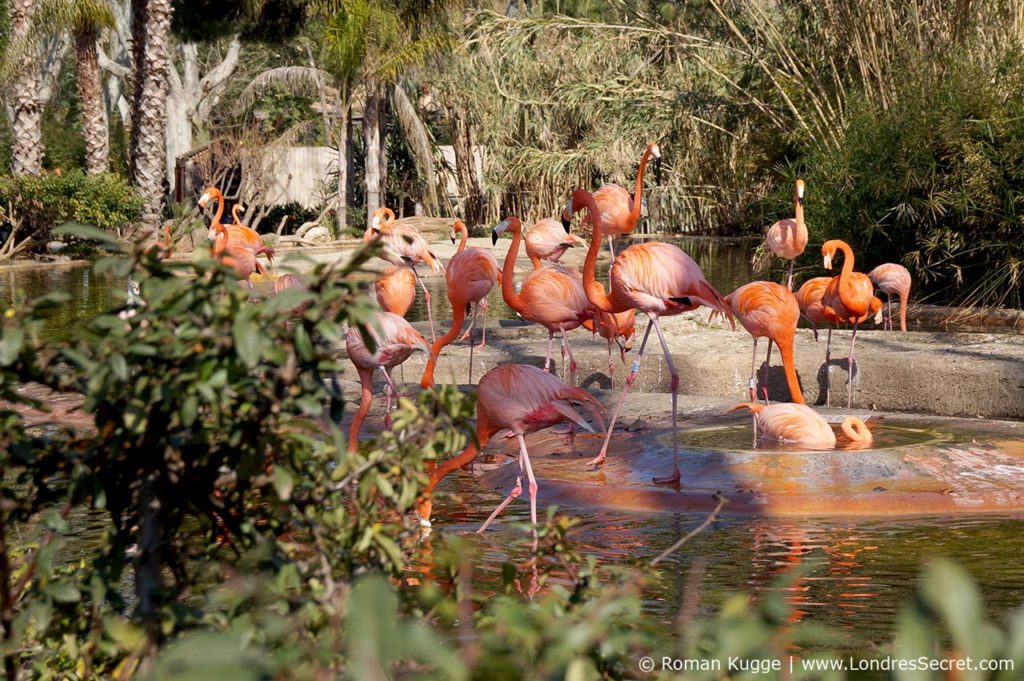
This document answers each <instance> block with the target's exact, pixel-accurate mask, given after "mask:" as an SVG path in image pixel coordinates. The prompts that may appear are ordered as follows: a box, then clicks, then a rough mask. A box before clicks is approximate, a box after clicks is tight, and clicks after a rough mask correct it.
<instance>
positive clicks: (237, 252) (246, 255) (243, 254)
mask: <svg viewBox="0 0 1024 681" xmlns="http://www.w3.org/2000/svg"><path fill="white" fill-rule="evenodd" d="M215 228H216V232H217V237H216V239H214V242H213V255H214V256H215V257H218V258H220V259H221V261H222V262H223V263H224V264H225V265H227V266H228V267H232V268H234V270H235V273H236V274H237V275H238V279H239V280H241V281H244V282H245V283H246V284H247V285H248V286H249V288H250V289H251V288H252V282H251V281H249V278H250V277H252V275H253V274H254V273H256V272H258V273H259V274H260V275H261V276H267V270H266V269H264V267H263V265H261V264H260V262H259V260H257V259H256V256H257V255H258V254H259V253H261V252H263V251H259V250H254V249H252V248H250V247H249V246H248V244H246V243H245V242H243V241H242V240H241V239H238V238H236V237H234V236H232V235H230V234H228V231H227V227H226V226H225V225H222V224H220V223H219V222H218V223H216V224H215Z"/></svg>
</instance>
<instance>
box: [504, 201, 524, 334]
mask: <svg viewBox="0 0 1024 681" xmlns="http://www.w3.org/2000/svg"><path fill="white" fill-rule="evenodd" d="M509 229H511V230H512V245H511V246H509V247H508V253H506V254H505V263H504V264H503V265H502V267H501V272H502V277H501V297H502V298H504V299H505V302H506V303H507V304H508V306H509V307H511V308H512V309H513V310H515V311H516V312H518V313H520V314H522V313H523V301H522V298H521V297H520V295H519V293H517V292H516V285H515V282H514V281H513V279H514V278H515V276H514V272H515V271H516V258H517V257H519V242H520V241H522V240H523V225H522V223H521V222H520V221H519V218H512V219H511V222H510V225H509Z"/></svg>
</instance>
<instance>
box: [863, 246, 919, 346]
mask: <svg viewBox="0 0 1024 681" xmlns="http://www.w3.org/2000/svg"><path fill="white" fill-rule="evenodd" d="M868 279H870V280H871V281H872V282H874V284H875V286H877V287H878V290H879V291H881V292H882V293H884V294H885V297H886V300H887V301H888V307H889V311H888V316H887V317H886V320H887V323H888V328H889V330H890V331H892V297H893V296H894V295H897V294H898V295H899V297H900V331H903V332H906V330H907V301H908V300H910V284H911V281H912V280H911V277H910V271H909V270H907V268H906V267H904V266H903V265H897V264H896V263H892V262H887V263H885V264H884V265H879V266H878V267H876V268H875V269H873V270H871V271H870V272H868ZM882 328H883V329H884V328H885V327H884V326H883V327H882Z"/></svg>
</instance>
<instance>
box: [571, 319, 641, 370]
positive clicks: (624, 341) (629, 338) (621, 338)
mask: <svg viewBox="0 0 1024 681" xmlns="http://www.w3.org/2000/svg"><path fill="white" fill-rule="evenodd" d="M583 328H584V329H586V330H587V331H590V332H591V333H595V334H598V335H599V336H601V338H604V339H605V340H606V341H608V378H609V379H610V380H611V381H612V383H613V384H614V382H615V362H614V361H612V343H613V342H614V343H616V344H618V346H619V356H620V357H621V359H622V363H623V364H625V363H626V353H627V352H629V351H630V350H632V349H633V336H634V335H636V310H627V311H626V312H618V313H615V314H612V313H611V312H604V311H602V310H596V311H595V312H594V318H593V319H588V320H587V321H585V322H583Z"/></svg>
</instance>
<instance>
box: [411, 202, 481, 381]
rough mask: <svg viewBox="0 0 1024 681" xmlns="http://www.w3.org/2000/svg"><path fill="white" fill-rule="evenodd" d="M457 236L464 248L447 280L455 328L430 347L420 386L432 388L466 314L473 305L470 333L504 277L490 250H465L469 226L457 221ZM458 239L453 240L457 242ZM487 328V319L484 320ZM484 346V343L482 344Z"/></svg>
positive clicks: (445, 274)
mask: <svg viewBox="0 0 1024 681" xmlns="http://www.w3.org/2000/svg"><path fill="white" fill-rule="evenodd" d="M452 229H453V230H454V233H458V232H462V245H461V246H459V250H458V252H457V253H456V254H455V255H454V256H453V257H452V259H451V260H449V261H448V267H447V269H446V270H445V273H444V277H445V280H446V282H447V284H448V300H449V301H450V302H451V304H452V326H451V328H450V329H448V333H446V334H445V335H443V336H441V337H440V338H438V339H437V340H436V341H434V344H433V345H431V346H430V358H429V359H428V360H427V367H426V369H425V370H424V372H423V378H422V379H421V380H420V385H422V386H423V387H424V388H430V387H432V386H433V385H434V367H435V366H436V365H437V358H438V356H439V355H440V353H441V350H442V349H443V348H444V346H446V345H448V344H449V343H451V342H452V341H453V340H455V338H456V337H458V335H459V333H460V332H461V331H462V322H463V321H465V319H466V311H467V310H468V309H469V306H470V305H472V306H473V321H472V323H471V325H470V327H469V329H470V331H472V330H473V327H474V326H476V316H477V312H479V309H480V302H481V301H483V300H486V298H487V294H489V293H490V292H491V287H492V286H494V282H495V281H496V280H498V279H500V278H501V270H499V269H498V261H497V259H495V257H494V255H493V254H492V253H491V252H490V251H486V250H484V249H482V248H466V240H467V239H468V234H467V232H466V225H465V224H463V222H462V221H461V220H456V221H455V225H454V226H453V227H452ZM454 238H455V237H452V239H453V240H454ZM484 319H485V321H484V325H485V327H486V324H487V322H486V317H485V318H484ZM481 345H483V343H481ZM469 382H470V383H472V382H473V342H472V340H470V344H469Z"/></svg>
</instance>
